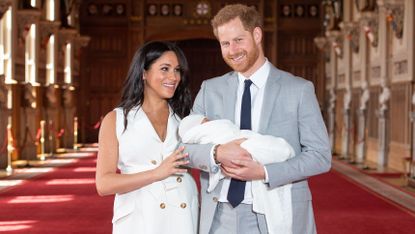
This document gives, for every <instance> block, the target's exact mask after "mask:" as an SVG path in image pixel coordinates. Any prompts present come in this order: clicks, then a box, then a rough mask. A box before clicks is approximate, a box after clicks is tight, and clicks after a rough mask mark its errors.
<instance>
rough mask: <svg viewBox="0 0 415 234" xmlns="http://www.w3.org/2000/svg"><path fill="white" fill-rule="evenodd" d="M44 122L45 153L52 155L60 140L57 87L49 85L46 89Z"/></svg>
mask: <svg viewBox="0 0 415 234" xmlns="http://www.w3.org/2000/svg"><path fill="white" fill-rule="evenodd" d="M45 94H46V95H45V96H46V121H47V126H48V127H47V129H48V130H47V133H48V134H47V135H48V137H47V140H46V152H48V153H49V154H53V153H55V152H56V150H57V147H58V145H59V142H58V141H59V138H60V133H61V131H60V124H59V113H60V111H59V108H60V105H59V102H60V91H59V86H57V85H56V86H55V85H49V86H47V87H46V93H45Z"/></svg>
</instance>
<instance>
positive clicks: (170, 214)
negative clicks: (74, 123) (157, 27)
mask: <svg viewBox="0 0 415 234" xmlns="http://www.w3.org/2000/svg"><path fill="white" fill-rule="evenodd" d="M187 66H188V65H187V61H186V58H185V56H184V54H183V52H182V51H181V50H180V49H179V48H178V47H176V46H175V45H174V44H171V43H168V42H150V43H147V44H145V45H144V46H143V47H142V48H140V49H139V50H138V51H137V52H136V54H135V55H134V58H133V60H132V63H131V65H130V69H129V71H128V75H127V79H126V81H125V83H124V88H123V93H122V98H121V103H120V104H119V106H118V108H116V109H115V110H114V111H112V112H110V113H108V114H107V115H106V116H105V118H104V120H103V122H102V127H101V129H100V133H99V151H98V159H97V171H96V187H97V191H98V193H99V194H100V195H101V196H104V195H111V194H116V196H115V201H114V217H113V220H112V222H113V233H122V234H125V233H184V234H187V233H189V234H190V233H196V232H197V223H198V220H197V217H198V195H197V189H196V185H195V183H194V181H193V179H192V177H191V176H190V175H189V174H188V173H187V171H186V169H183V168H182V167H181V166H184V165H186V164H188V161H187V159H186V156H187V155H186V154H183V147H181V148H179V149H177V147H178V145H179V144H178V137H177V128H178V124H179V120H180V118H182V117H184V116H185V115H187V114H188V113H189V111H190V106H191V98H190V92H189V90H188V88H187V80H186V76H185V74H186V72H187V69H188V67H187ZM117 169H118V170H119V171H120V173H117Z"/></svg>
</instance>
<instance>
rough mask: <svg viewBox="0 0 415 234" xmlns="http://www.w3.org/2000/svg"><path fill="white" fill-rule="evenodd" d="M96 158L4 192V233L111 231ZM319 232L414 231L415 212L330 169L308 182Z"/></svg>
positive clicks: (0, 196)
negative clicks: (97, 186)
mask: <svg viewBox="0 0 415 234" xmlns="http://www.w3.org/2000/svg"><path fill="white" fill-rule="evenodd" d="M94 167H95V157H86V158H82V159H80V160H79V161H78V162H77V163H74V164H72V165H68V166H64V167H60V168H57V169H56V170H54V171H53V172H49V173H46V174H44V175H41V176H38V177H36V178H34V179H31V180H29V181H28V182H26V183H24V184H22V185H19V186H16V187H14V188H11V189H8V190H6V191H3V192H1V191H0V233H14V234H17V233H42V234H48V233H82V234H83V233H88V234H89V233H103V234H106V233H108V234H109V233H111V217H112V201H113V197H112V196H110V197H99V196H98V195H96V191H95V185H94V173H95V172H94ZM310 185H311V187H312V191H313V199H314V209H315V213H316V222H317V231H318V233H319V234H372V233H376V234H394V233H396V234H398V233H399V234H406V233H408V234H409V233H414V228H415V216H414V215H413V214H412V215H411V214H410V213H409V212H407V211H405V210H403V209H401V208H398V207H397V206H396V205H394V204H392V203H390V202H388V201H386V200H384V199H382V198H380V197H378V196H376V195H374V194H373V193H371V192H368V191H366V190H365V189H363V188H362V187H360V186H357V185H356V184H354V183H352V182H349V181H348V180H347V179H345V178H344V177H343V176H342V175H340V174H338V173H336V172H330V173H327V174H324V175H321V176H317V177H314V178H313V179H312V180H311V181H310Z"/></svg>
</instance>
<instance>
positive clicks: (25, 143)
mask: <svg viewBox="0 0 415 234" xmlns="http://www.w3.org/2000/svg"><path fill="white" fill-rule="evenodd" d="M22 88H23V90H22V91H23V97H22V103H21V107H20V109H21V112H20V113H21V114H20V134H19V135H20V138H19V148H20V152H21V155H20V156H21V158H22V159H24V160H27V161H28V162H29V161H31V160H37V135H38V127H37V126H38V123H36V108H37V103H36V97H37V92H36V89H35V87H33V86H32V85H31V84H29V83H28V84H25V85H23V87H22Z"/></svg>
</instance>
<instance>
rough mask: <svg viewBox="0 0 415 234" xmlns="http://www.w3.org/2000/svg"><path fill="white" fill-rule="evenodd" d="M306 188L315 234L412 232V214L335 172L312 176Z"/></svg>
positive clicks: (413, 231) (414, 223)
mask: <svg viewBox="0 0 415 234" xmlns="http://www.w3.org/2000/svg"><path fill="white" fill-rule="evenodd" d="M310 187H311V191H312V193H313V201H314V210H315V215H316V222H317V232H318V233H319V234H375V233H376V234H410V233H415V214H413V213H410V211H408V210H405V209H403V208H400V207H398V206H397V205H395V203H392V202H389V201H388V200H386V199H385V198H381V197H379V196H378V195H375V194H374V193H373V192H371V191H368V190H366V189H365V188H363V187H361V186H360V185H357V184H355V183H354V182H350V181H349V180H348V179H346V178H345V177H344V176H343V175H341V174H340V173H338V172H336V171H332V172H330V173H326V174H323V175H319V176H315V177H313V178H312V179H311V180H310ZM414 199H415V198H414Z"/></svg>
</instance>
